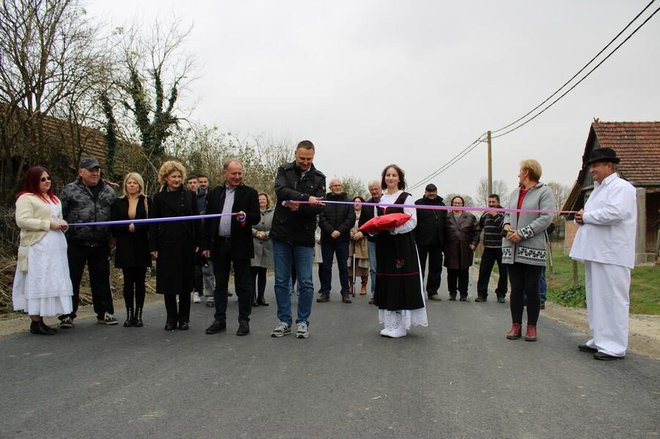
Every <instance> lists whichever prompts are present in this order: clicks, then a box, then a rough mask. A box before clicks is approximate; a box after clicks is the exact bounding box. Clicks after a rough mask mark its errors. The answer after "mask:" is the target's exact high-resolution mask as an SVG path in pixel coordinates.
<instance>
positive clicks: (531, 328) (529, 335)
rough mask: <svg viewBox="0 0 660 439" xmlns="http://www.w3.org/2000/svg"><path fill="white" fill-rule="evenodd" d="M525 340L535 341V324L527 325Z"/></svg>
mask: <svg viewBox="0 0 660 439" xmlns="http://www.w3.org/2000/svg"><path fill="white" fill-rule="evenodd" d="M525 341H536V325H530V324H528V325H527V332H526V333H525Z"/></svg>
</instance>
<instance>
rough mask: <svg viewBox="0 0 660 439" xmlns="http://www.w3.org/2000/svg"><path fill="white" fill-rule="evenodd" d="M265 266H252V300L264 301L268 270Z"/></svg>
mask: <svg viewBox="0 0 660 439" xmlns="http://www.w3.org/2000/svg"><path fill="white" fill-rule="evenodd" d="M267 270H268V269H267V268H265V267H250V275H251V276H252V281H251V282H250V288H251V289H252V301H253V302H256V301H263V300H264V293H265V292H266V271H267Z"/></svg>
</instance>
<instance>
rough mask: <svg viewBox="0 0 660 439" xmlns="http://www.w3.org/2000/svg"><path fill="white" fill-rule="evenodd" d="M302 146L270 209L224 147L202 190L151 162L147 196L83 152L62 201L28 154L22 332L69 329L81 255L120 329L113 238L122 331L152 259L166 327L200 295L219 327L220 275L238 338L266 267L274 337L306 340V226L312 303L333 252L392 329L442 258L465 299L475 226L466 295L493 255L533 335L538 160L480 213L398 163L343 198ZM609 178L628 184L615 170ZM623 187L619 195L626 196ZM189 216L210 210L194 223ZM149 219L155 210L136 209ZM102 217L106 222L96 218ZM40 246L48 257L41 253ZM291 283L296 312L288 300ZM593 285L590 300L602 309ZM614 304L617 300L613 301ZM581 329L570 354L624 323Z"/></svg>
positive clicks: (502, 287) (436, 274)
mask: <svg viewBox="0 0 660 439" xmlns="http://www.w3.org/2000/svg"><path fill="white" fill-rule="evenodd" d="M603 150H605V149H603ZM606 153H607V154H606V155H603V156H602V157H601V156H595V157H594V158H593V159H592V160H591V161H590V162H588V163H587V164H588V165H590V166H591V168H592V169H595V171H593V172H592V173H594V174H596V175H595V178H596V177H599V176H600V175H601V174H599V173H598V172H600V168H599V166H600V165H601V164H602V163H613V164H614V163H617V161H616V155H615V154H614V155H612V154H611V153H610V152H609V151H607V152H606ZM600 154H603V152H602V151H601V152H600ZM314 155H315V147H314V145H313V143H312V142H310V141H307V140H305V141H302V142H300V143H299V144H298V145H297V147H296V149H295V157H294V161H293V162H290V163H286V164H283V165H281V166H280V167H279V168H278V170H277V176H276V178H275V183H274V190H275V195H276V198H277V200H276V202H275V204H274V208H273V207H272V205H271V200H270V198H269V196H268V194H266V193H265V192H258V191H257V190H255V189H254V188H251V187H249V186H248V185H246V184H244V183H243V173H244V169H243V164H242V163H241V162H240V161H239V160H236V159H227V160H225V161H224V162H223V174H222V176H223V180H224V182H223V184H222V185H220V186H218V187H216V188H214V189H213V190H209V187H208V178H207V177H206V176H194V177H190V178H186V172H187V170H186V168H185V167H184V165H183V164H181V163H179V162H177V161H174V160H169V161H166V162H165V163H163V164H162V165H161V167H160V169H159V171H158V181H159V183H160V190H159V191H158V192H157V193H156V194H155V195H154V196H153V197H151V198H150V197H148V196H147V195H146V193H145V183H144V181H143V178H142V176H140V174H138V173H135V172H130V173H128V174H127V175H126V176H125V178H124V179H123V184H122V187H121V195H120V196H117V195H116V194H115V191H114V190H113V189H112V187H111V186H110V185H109V184H107V183H106V182H104V181H103V179H102V178H101V167H100V164H99V162H98V160H97V159H95V158H93V157H88V158H84V159H82V160H81V161H80V163H79V166H78V178H77V179H76V180H75V181H74V182H72V183H69V184H68V185H66V186H65V187H64V189H63V190H62V192H61V196H60V198H58V197H57V196H55V195H54V193H53V190H52V180H51V176H50V174H49V173H48V171H47V170H46V169H44V168H42V167H38V166H35V167H32V168H30V169H29V170H28V172H27V174H26V179H25V184H24V187H23V190H22V191H21V192H20V193H19V194H18V195H17V201H16V222H17V224H18V226H19V227H20V229H21V243H20V248H19V252H18V263H17V270H16V276H15V282H14V308H15V309H16V310H24V311H25V312H26V313H28V314H29V315H30V319H31V325H30V332H31V333H33V334H39V335H53V334H55V333H56V332H57V329H56V328H52V327H49V326H47V325H46V324H45V323H44V321H43V317H44V316H52V315H58V317H59V320H60V324H59V327H60V328H61V329H71V328H73V326H74V320H75V319H76V317H77V314H76V312H77V309H78V305H79V294H80V282H81V278H82V275H83V271H84V268H85V266H87V267H88V271H89V277H90V286H91V292H92V301H93V308H94V312H95V314H96V316H97V321H98V323H99V324H105V325H116V324H117V323H118V321H117V319H116V318H115V316H114V306H113V301H112V296H111V292H110V280H109V273H110V266H109V260H110V258H109V256H110V251H111V248H112V247H113V246H114V247H116V250H115V258H114V261H115V266H116V267H117V268H120V269H121V270H122V274H123V281H124V285H123V296H124V301H125V308H126V318H125V321H124V324H123V326H125V327H142V326H144V322H143V317H142V315H143V308H144V303H145V277H146V272H147V269H148V268H149V267H150V266H151V265H152V261H154V260H155V264H156V292H157V293H159V294H162V295H163V297H164V303H165V309H166V315H167V317H166V321H165V326H164V328H165V330H167V331H174V330H187V329H189V328H190V307H191V302H193V303H199V302H201V296H204V298H205V299H206V300H205V301H206V304H207V306H211V307H213V308H215V313H214V316H213V321H212V323H211V325H210V326H209V327H208V328H207V329H206V333H207V334H217V333H220V332H224V331H226V329H227V303H228V297H229V296H230V295H231V293H230V292H229V288H228V287H229V280H230V275H232V274H233V278H234V291H235V293H236V295H237V297H238V316H237V318H238V329H237V331H236V334H237V335H239V336H244V335H247V334H249V333H250V326H249V321H250V315H251V312H252V308H253V307H256V306H268V305H269V303H268V302H267V300H266V291H267V289H266V285H267V280H266V279H267V272H268V270H269V269H273V270H274V296H275V300H276V308H277V312H276V315H277V320H278V322H277V325H276V327H275V329H274V330H273V331H272V333H271V336H272V337H275V338H279V337H283V336H286V335H289V334H292V333H294V331H293V324H294V322H295V325H296V327H295V334H296V337H297V338H303V339H304V338H308V337H309V325H310V316H311V311H312V302H313V297H314V283H313V276H312V266H313V261H314V258H315V255H314V253H315V244H316V241H317V238H316V232H317V228H318V229H319V230H320V239H319V241H320V253H321V255H320V261H321V264H320V281H321V282H320V289H319V290H318V298H317V302H319V303H327V302H329V301H330V300H331V291H332V267H333V264H334V261H335V260H336V262H337V266H338V271H339V281H340V288H339V294H340V296H341V301H342V302H343V303H347V304H348V303H352V300H351V297H355V294H356V291H357V290H358V289H359V294H360V295H367V294H368V291H369V294H370V298H369V303H370V304H373V305H375V306H376V307H377V308H378V319H379V321H380V322H381V323H382V324H383V329H382V330H381V331H380V334H381V335H383V336H385V337H390V338H399V337H404V336H406V335H407V332H408V331H409V330H410V329H411V328H412V327H414V326H427V325H428V318H427V310H426V306H427V301H441V300H442V299H441V297H440V295H439V289H440V283H441V281H440V280H441V274H442V267H443V265H444V267H446V268H447V290H448V298H449V300H450V301H454V300H457V299H458V300H459V301H462V302H468V301H469V298H468V285H469V268H470V266H471V265H472V263H473V261H474V252H475V250H476V248H477V246H478V245H479V243H480V241H481V234H482V232H483V235H484V240H483V244H484V250H483V254H482V259H481V265H480V269H479V279H478V281H477V297H476V298H475V301H476V302H486V301H487V297H488V284H489V279H490V276H491V271H492V268H493V266H494V265H495V264H496V263H497V266H498V271H499V273H500V278H499V281H498V284H497V288H496V289H495V294H496V297H497V301H498V302H500V303H505V296H506V293H507V285H508V283H507V279H508V280H509V281H510V285H511V296H510V309H511V319H512V327H511V330H510V331H509V333H508V334H507V335H506V337H507V338H508V339H511V340H515V339H518V338H521V337H522V323H523V311H524V309H525V308H526V309H527V328H526V333H525V337H524V338H525V340H527V341H535V340H536V339H537V329H536V327H537V321H538V316H539V311H540V309H541V298H540V295H539V285H540V283H541V281H544V279H543V278H542V276H544V271H543V270H542V269H543V268H544V267H545V264H546V249H547V235H546V229H547V228H548V227H549V226H550V223H551V218H552V209H553V206H554V205H555V202H554V197H553V194H552V191H551V190H550V189H549V188H548V187H547V185H545V184H543V183H541V181H540V178H541V172H542V171H541V165H540V164H539V163H538V162H536V161H535V160H524V161H523V162H521V164H520V170H519V174H518V178H519V187H518V188H517V189H516V190H515V191H514V192H513V193H511V195H510V196H509V198H508V203H507V209H504V211H502V210H503V209H501V206H500V197H499V195H498V194H490V195H489V197H488V208H490V209H492V210H491V211H488V212H485V213H484V214H483V215H481V217H480V219H479V220H477V218H476V217H475V215H474V214H472V213H471V212H469V208H466V207H465V199H464V198H463V197H462V196H460V195H456V196H453V197H452V198H451V200H450V206H445V204H444V202H443V199H442V197H440V196H438V193H437V187H436V186H435V185H434V184H429V185H427V186H426V189H425V193H424V197H422V198H420V199H418V200H416V201H414V200H413V198H412V195H411V194H410V193H408V192H405V189H406V180H405V172H404V171H403V169H401V168H400V167H399V166H397V165H396V164H391V165H388V166H386V167H385V168H384V169H383V171H382V174H381V179H380V181H378V180H374V181H372V182H370V183H369V185H368V189H369V193H370V195H371V197H370V198H369V200H366V201H365V199H364V198H362V197H361V196H359V195H358V196H353V197H352V198H349V195H348V194H346V193H345V192H344V190H343V184H342V181H341V180H339V179H337V178H333V179H331V180H330V183H329V186H328V188H329V192H327V193H326V178H325V175H324V174H323V173H322V172H321V171H319V170H318V169H316V167H315V166H314V163H313V161H314ZM612 169H613V168H608V169H606V170H605V171H603V172H601V173H602V174H603V178H601V180H598V178H596V180H597V181H599V182H600V181H602V182H604V183H609V182H610V181H614V180H613V178H612V177H610V176H611V175H612V174H614V172H613V170H612ZM606 171H607V172H609V173H607V172H606ZM608 178H609V180H608ZM184 182H185V183H184ZM612 184H614V183H612ZM616 184H618V185H619V186H621V187H624V186H623V184H620V183H619V180H616ZM608 187H609V186H608ZM599 188H600V186H599ZM599 190H600V189H599ZM613 190H614V189H613ZM602 191H604V189H603V190H601V192H602ZM628 192H629V191H628ZM599 193H600V192H599ZM617 194H618V193H617ZM626 196H627V197H628V198H626V202H628V203H631V201H630V199H629V198H630V197H629V195H628V194H627V193H626ZM622 197H623V195H622ZM601 198H602V197H601ZM601 198H599V204H596V203H591V205H596V206H597V207H598V208H601V209H605V208H607V207H600V204H606V200H603V199H601ZM632 202H634V200H633V201H632ZM591 205H590V204H589V203H587V205H586V206H585V208H586V209H587V210H586V211H585V212H584V213H582V212H580V214H579V215H578V216H576V222H578V224H581V225H582V224H590V225H593V227H597V226H598V225H600V224H605V223H606V222H607V220H608V217H606V215H598V214H596V213H593V214H591V215H589V214H588V213H589V210H588V209H589V208H590V207H591ZM397 213H398V214H402V213H403V214H407V217H406V220H405V221H404V222H403V223H401V224H398V225H396V226H388V227H385V228H381V229H380V230H379V231H378V232H377V233H366V232H364V231H362V228H363V226H364V225H365V224H367V223H368V222H370V221H373V220H374V219H378V218H384V217H386V216H387V215H389V214H397ZM200 214H208V215H209V216H208V217H206V218H205V219H203V220H198V219H194V217H196V216H199V215H200ZM146 219H154V220H156V221H153V222H150V223H149V224H147V223H145V222H142V221H141V220H146ZM157 219H161V220H157ZM615 219H616V218H615ZM98 222H103V224H93V223H98ZM108 222H109V223H108ZM81 224H82V225H81ZM584 230H587V228H586V227H584ZM589 230H590V229H589ZM626 230H628V229H626ZM594 233H595V232H594ZM584 234H586V232H584V233H582V234H581V235H580V234H579V235H578V238H581V237H582V236H583V235H584ZM582 241H583V240H578V242H579V243H580V245H581V247H578V249H581V248H586V247H585V246H584V245H583V244H582ZM580 251H581V250H576V251H574V253H575V256H574V257H576V258H583V259H586V260H588V259H587V258H589V257H590V255H589V254H587V253H588V252H584V251H582V252H581V253H580ZM45 252H48V253H49V254H51V255H52V256H50V257H44V256H43V255H44V254H45ZM316 257H317V258H318V257H319V255H318V254H317V255H316ZM612 259H615V258H612ZM427 262H428V264H427ZM443 262H444V264H443ZM603 263H604V264H608V263H614V264H616V262H609V261H605V262H601V261H600V260H598V261H597V262H594V263H593V264H591V265H589V268H588V270H591V271H589V272H588V275H589V276H591V277H589V276H588V282H590V285H588V286H587V289H588V291H590V290H591V288H592V287H591V285H592V284H597V281H596V280H594V278H593V274H592V273H594V272H597V270H600V266H599V265H597V264H603ZM626 264H627V262H626ZM622 276H623V275H622ZM623 277H625V276H623ZM425 278H426V284H425V283H424V279H425ZM358 279H359V287H358ZM294 282H296V283H297V289H296V293H297V312H296V315H295V320H294V316H293V314H292V309H291V305H292V300H291V298H292V292H293V290H294V288H293V283H294ZM369 284H370V285H369ZM368 286H369V288H368ZM623 289H624V288H623V287H622V288H620V290H621V291H623ZM621 291H617V293H616V294H618V295H619V296H617V297H620V296H622V295H623V293H622V292H621ZM589 297H590V299H589V300H590V301H591V302H590V303H597V304H598V306H599V307H600V308H603V307H606V306H607V304H601V303H600V302H596V301H595V299H593V297H591V295H590V296H589ZM620 302H621V307H623V306H624V305H625V304H624V303H623V302H625V300H620ZM617 312H619V313H620V314H621V315H623V314H622V311H617ZM598 315H599V314H598V313H597V312H596V313H595V314H594V313H590V323H591V322H594V325H595V322H598V323H599V325H602V324H601V320H598V318H599V317H596V316H598ZM613 315H616V316H617V317H616V318H618V319H619V320H622V319H623V318H622V317H621V318H620V317H619V314H613ZM622 325H623V323H620V322H619V326H622ZM593 330H594V338H593V339H592V340H590V341H589V342H588V343H587V344H585V345H581V347H580V350H583V351H588V352H592V351H594V352H595V353H600V355H598V356H597V358H598V359H609V357H613V358H615V359H616V358H622V357H623V356H625V342H626V341H627V332H625V331H621V334H619V333H617V339H616V341H615V342H609V339H607V336H601V335H599V334H600V333H599V331H600V329H599V328H593ZM624 338H626V340H623V339H624ZM601 339H607V342H605V341H601Z"/></svg>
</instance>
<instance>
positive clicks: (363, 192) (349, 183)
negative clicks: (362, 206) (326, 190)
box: [341, 176, 369, 200]
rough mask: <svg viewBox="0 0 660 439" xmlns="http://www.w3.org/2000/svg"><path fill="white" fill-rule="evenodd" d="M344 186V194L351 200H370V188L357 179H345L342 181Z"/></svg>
mask: <svg viewBox="0 0 660 439" xmlns="http://www.w3.org/2000/svg"><path fill="white" fill-rule="evenodd" d="M341 181H342V184H343V185H344V192H346V196H347V197H348V198H349V199H352V198H353V197H356V196H358V195H359V196H361V197H362V198H364V199H365V200H368V199H369V188H368V187H367V184H366V183H365V182H363V181H362V180H360V179H359V178H357V177H352V176H351V177H344V178H342V179H341Z"/></svg>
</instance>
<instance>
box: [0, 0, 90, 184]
mask: <svg viewBox="0 0 660 439" xmlns="http://www.w3.org/2000/svg"><path fill="white" fill-rule="evenodd" d="M97 43H98V40H97V29H96V27H95V26H93V25H92V24H91V23H90V22H89V21H88V20H87V18H86V14H85V10H84V9H83V8H82V7H81V5H80V3H79V2H78V1H77V0H6V1H3V2H2V4H1V5H0V102H1V103H0V148H1V150H0V151H1V154H2V156H1V157H0V160H1V164H2V167H1V169H0V186H1V187H2V188H3V190H4V191H6V190H9V191H11V190H13V189H14V188H15V187H16V186H17V184H18V182H19V181H20V179H22V177H23V173H22V171H23V170H24V168H25V167H26V166H27V165H29V164H31V163H42V164H45V165H49V164H51V163H52V160H53V157H54V156H57V155H58V154H59V157H60V160H61V161H62V160H63V161H64V162H68V159H67V154H63V152H62V151H61V144H62V143H63V142H62V140H63V138H66V139H67V143H69V144H71V143H73V144H74V147H75V145H77V146H78V149H80V148H79V146H80V140H81V139H80V136H79V135H78V136H77V137H76V134H80V132H79V131H77V130H76V129H75V124H77V123H78V121H79V120H80V116H81V109H82V108H83V107H84V106H85V105H83V102H89V101H90V99H91V96H92V95H93V93H94V90H93V88H94V86H95V85H98V83H99V79H98V78H100V77H101V75H100V74H99V69H100V68H102V67H103V62H101V61H100V60H101V59H102V58H100V53H101V52H100V51H99V50H98V44H97ZM48 116H56V117H60V118H63V119H65V120H69V121H71V122H72V124H73V125H70V132H61V133H55V134H57V135H59V137H57V136H54V133H53V131H52V130H49V129H46V128H45V123H46V121H47V120H48V119H47V118H48ZM72 141H73V142H72ZM76 141H77V142H78V143H77V144H76ZM56 146H58V147H56ZM69 157H70V155H69ZM68 164H69V163H64V164H63V166H62V168H63V169H66V168H67V165H68ZM4 195H5V196H6V194H4Z"/></svg>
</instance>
